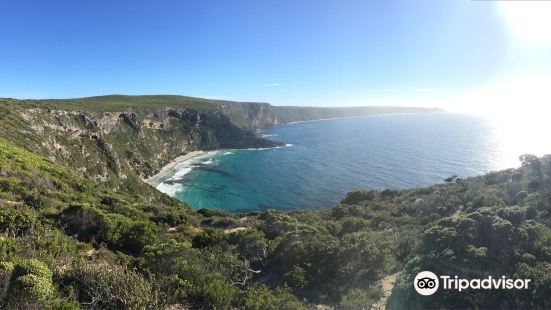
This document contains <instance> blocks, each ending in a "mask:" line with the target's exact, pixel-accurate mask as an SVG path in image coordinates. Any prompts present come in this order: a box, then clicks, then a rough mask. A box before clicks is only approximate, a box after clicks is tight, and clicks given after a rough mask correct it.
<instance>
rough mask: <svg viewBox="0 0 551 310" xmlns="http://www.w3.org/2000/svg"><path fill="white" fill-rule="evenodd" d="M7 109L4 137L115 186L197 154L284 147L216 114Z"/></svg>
mask: <svg viewBox="0 0 551 310" xmlns="http://www.w3.org/2000/svg"><path fill="white" fill-rule="evenodd" d="M4 111H5V112H9V113H7V114H8V115H9V122H7V123H5V124H0V128H1V127H2V126H3V125H5V126H6V130H2V132H3V133H6V135H2V134H0V138H4V139H7V140H10V141H11V142H13V143H14V144H16V145H19V146H22V147H24V148H27V149H29V150H30V151H32V152H34V153H36V154H40V155H43V156H45V157H47V158H49V159H51V160H53V161H56V162H60V163H64V164H68V165H69V166H72V168H74V169H75V171H78V172H80V173H81V174H82V175H84V176H86V177H88V178H90V179H94V180H99V181H102V182H107V183H110V182H112V183H113V184H111V185H112V186H114V187H115V188H117V187H118V184H116V183H117V182H120V180H128V181H129V182H130V181H136V180H137V179H139V178H142V177H146V176H149V175H152V174H154V173H155V172H157V171H158V170H159V169H160V167H162V166H163V165H164V164H166V163H167V162H169V161H170V160H172V159H173V158H175V157H177V156H179V155H182V154H185V153H187V152H190V151H193V150H214V149H219V148H265V147H274V146H278V145H279V144H278V143H275V142H272V141H268V140H265V139H262V138H260V137H258V136H257V135H256V134H255V133H254V132H253V131H251V130H249V129H245V128H243V127H241V126H237V125H235V124H234V123H232V121H231V120H230V119H229V118H228V117H227V116H226V115H224V114H223V113H222V112H220V111H216V110H214V111H204V112H201V111H197V110H195V109H189V108H180V107H163V108H152V109H140V110H134V111H131V110H130V111H109V112H100V111H83V110H60V109H47V108H32V109H29V108H24V107H19V106H11V107H6V106H2V105H1V102H0V112H4ZM14 124H17V125H14ZM14 129H16V131H14ZM8 133H9V135H7V134H8ZM37 137H39V138H37Z"/></svg>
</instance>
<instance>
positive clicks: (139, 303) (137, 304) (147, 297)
mask: <svg viewBox="0 0 551 310" xmlns="http://www.w3.org/2000/svg"><path fill="white" fill-rule="evenodd" d="M63 282H64V284H65V285H66V286H67V287H72V288H73V289H74V291H75V292H76V295H77V298H78V300H79V302H81V303H86V304H89V305H90V307H91V308H93V309H143V308H146V307H153V306H154V305H155V303H156V299H155V297H154V295H153V293H152V289H151V285H150V284H149V282H147V281H146V280H145V279H144V278H143V277H142V276H141V275H140V274H138V273H136V272H134V271H132V270H129V269H127V268H125V267H122V266H119V265H114V264H106V263H102V264H94V263H81V264H76V265H74V266H73V268H71V269H70V270H69V272H68V273H67V274H66V275H65V277H64V278H63Z"/></svg>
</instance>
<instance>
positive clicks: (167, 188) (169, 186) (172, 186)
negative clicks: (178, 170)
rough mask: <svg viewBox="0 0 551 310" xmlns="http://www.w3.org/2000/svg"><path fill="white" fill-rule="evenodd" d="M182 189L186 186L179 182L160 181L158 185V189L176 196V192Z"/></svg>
mask: <svg viewBox="0 0 551 310" xmlns="http://www.w3.org/2000/svg"><path fill="white" fill-rule="evenodd" d="M182 189H184V186H183V185H182V184H178V183H162V182H161V183H159V185H157V190H159V191H160V192H161V193H165V194H167V195H169V196H171V197H174V196H176V193H178V192H180V191H181V190H182Z"/></svg>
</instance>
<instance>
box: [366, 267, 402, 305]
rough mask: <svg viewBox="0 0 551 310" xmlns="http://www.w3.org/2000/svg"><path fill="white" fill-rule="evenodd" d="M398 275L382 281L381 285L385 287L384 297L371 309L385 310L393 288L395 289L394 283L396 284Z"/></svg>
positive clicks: (389, 276)
mask: <svg viewBox="0 0 551 310" xmlns="http://www.w3.org/2000/svg"><path fill="white" fill-rule="evenodd" d="M398 274H399V273H395V274H391V275H388V276H386V277H384V278H383V279H382V280H381V284H382V285H383V297H381V300H379V301H378V302H377V303H375V304H373V307H372V308H371V309H374V310H385V308H386V301H387V300H388V297H390V294H391V293H392V288H393V287H394V283H395V282H396V278H397V277H398Z"/></svg>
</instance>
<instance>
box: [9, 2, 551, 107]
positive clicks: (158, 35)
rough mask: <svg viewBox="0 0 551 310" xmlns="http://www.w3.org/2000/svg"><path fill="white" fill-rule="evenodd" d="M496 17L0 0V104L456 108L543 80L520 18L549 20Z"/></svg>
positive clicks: (394, 7)
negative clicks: (175, 100) (177, 102)
mask: <svg viewBox="0 0 551 310" xmlns="http://www.w3.org/2000/svg"><path fill="white" fill-rule="evenodd" d="M507 5H509V4H502V3H501V2H496V1H469V0H446V1H442V0H434V1H432V0H419V1H366V0H363V1H355V0H350V1H346V0H340V1H337V0H335V1H329V0H327V1H320V0H317V1H313V0H312V1H301V0H293V1H285V0H278V1H275V0H274V1H272V0H262V1H256V0H254V1H253V0H250V1H238V0H235V1H227V0H221V1H211V0H197V1H193V0H187V1H183V0H173V1H171V0H167V1H114V0H110V1H103V0H99V1H74V0H72V1H68V0H67V1H55V0H53V1H39V0H35V1H29V0H18V1H1V0H0V39H1V41H2V48H0V97H15V98H69V97H83V96H94V95H103V94H181V95H190V96H200V97H209V98H220V99H231V100H244V101H263V102H270V103H272V104H277V105H313V106H341V105H346V106H350V105H377V104H393V105H430V106H435V105H444V106H445V105H447V104H453V103H450V102H456V103H455V104H456V105H457V101H458V100H462V99H458V98H471V97H473V96H486V97H487V96H488V94H487V93H488V92H490V93H491V92H493V91H492V89H497V90H498V91H499V90H501V89H509V88H510V87H509V86H508V85H518V81H519V80H522V81H532V80H535V81H540V82H541V81H545V79H547V78H549V76H550V73H551V49H550V48H549V47H550V44H548V43H549V41H551V40H548V39H551V38H548V37H545V33H543V32H541V31H540V32H541V34H539V35H538V34H537V33H536V34H535V35H534V29H539V28H541V27H542V26H546V25H547V26H550V27H551V25H550V24H549V22H546V20H547V19H548V18H547V16H548V15H547V14H546V15H543V16H541V18H540V20H538V19H537V18H535V19H534V18H532V16H534V12H541V11H543V12H547V13H549V12H551V11H549V10H548V11H545V10H547V9H549V6H547V7H546V8H544V9H543V10H542V9H541V8H539V7H528V8H524V16H523V15H521V14H520V13H517V12H519V11H522V10H519V7H511V8H508V7H505V6H507ZM513 5H516V4H513ZM520 5H522V6H524V7H526V6H530V5H531V4H530V3H528V4H527V3H526V2H525V3H521V4H520ZM532 6H533V5H532ZM529 22H531V23H532V24H531V25H530V24H529ZM527 23H528V25H527V26H526V24H527ZM541 23H547V24H545V25H543V24H541ZM523 27H524V28H525V29H522V28H523ZM530 27H532V28H530ZM547 29H549V28H547ZM542 37H543V38H542ZM526 84H530V85H533V84H534V83H532V82H530V83H526ZM535 84H537V83H535ZM541 84H542V85H543V84H544V83H543V82H542V83H541ZM492 87H494V88H492ZM526 87H531V86H526ZM540 92H541V91H540ZM465 96H467V97H465ZM453 98H455V99H453ZM454 100H455V101H454Z"/></svg>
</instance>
